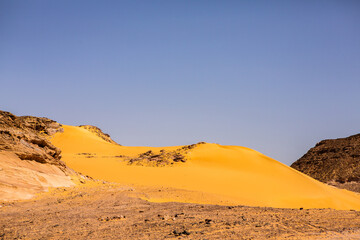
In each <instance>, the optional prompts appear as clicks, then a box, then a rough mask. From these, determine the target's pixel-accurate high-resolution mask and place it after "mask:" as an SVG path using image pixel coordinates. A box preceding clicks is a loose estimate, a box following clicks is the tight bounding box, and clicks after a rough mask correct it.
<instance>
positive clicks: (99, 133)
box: [79, 125, 120, 145]
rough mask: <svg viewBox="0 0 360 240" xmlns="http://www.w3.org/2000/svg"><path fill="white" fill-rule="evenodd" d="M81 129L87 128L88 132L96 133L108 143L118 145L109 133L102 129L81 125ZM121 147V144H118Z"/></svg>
mask: <svg viewBox="0 0 360 240" xmlns="http://www.w3.org/2000/svg"><path fill="white" fill-rule="evenodd" d="M79 127H82V128H85V129H86V130H88V131H90V132H92V133H95V134H96V135H97V136H98V137H100V138H102V139H103V140H105V141H106V142H109V143H114V144H118V143H117V142H115V141H114V140H112V139H111V137H110V135H109V134H107V133H104V132H103V131H102V130H101V129H100V128H98V127H95V126H92V125H80V126H79ZM118 145H120V144H118Z"/></svg>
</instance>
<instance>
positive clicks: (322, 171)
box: [291, 134, 360, 192]
mask: <svg viewBox="0 0 360 240" xmlns="http://www.w3.org/2000/svg"><path fill="white" fill-rule="evenodd" d="M291 167H293V168H295V169H296V170H298V171H300V172H303V173H305V174H307V175H309V176H311V177H313V178H315V179H317V180H319V181H321V182H324V183H328V184H331V185H334V186H337V187H341V188H346V189H348V190H352V191H358V192H360V134H357V135H353V136H350V137H346V138H338V139H329V140H323V141H321V142H319V143H317V144H316V145H315V147H313V148H311V149H310V150H309V151H308V152H307V153H306V154H305V155H304V156H302V157H301V158H300V159H299V160H297V161H296V162H294V163H293V164H292V165H291Z"/></svg>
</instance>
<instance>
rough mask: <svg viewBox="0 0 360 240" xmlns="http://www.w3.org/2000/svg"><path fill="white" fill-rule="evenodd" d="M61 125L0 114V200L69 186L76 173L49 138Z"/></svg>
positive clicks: (26, 117)
mask: <svg viewBox="0 0 360 240" xmlns="http://www.w3.org/2000/svg"><path fill="white" fill-rule="evenodd" d="M59 131H62V128H61V124H59V123H57V122H55V121H53V120H50V119H47V118H38V117H31V116H23V117H17V116H15V115H13V114H11V113H9V112H4V111H0V196H1V197H0V199H1V200H13V199H22V198H29V197H31V196H33V195H34V194H35V193H36V192H39V191H43V190H46V189H47V187H58V186H70V185H72V184H73V183H72V181H71V179H70V177H69V176H70V175H71V174H74V173H75V172H74V171H72V170H71V169H69V168H68V167H67V166H66V165H65V163H64V162H62V161H61V151H60V149H58V148H56V147H55V146H54V145H52V144H51V142H50V141H49V138H50V137H51V136H52V135H53V134H55V133H56V132H59Z"/></svg>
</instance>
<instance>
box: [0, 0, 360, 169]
mask: <svg viewBox="0 0 360 240" xmlns="http://www.w3.org/2000/svg"><path fill="white" fill-rule="evenodd" d="M0 89H1V93H0V109H1V110H6V111H10V112H12V113H14V114H16V115H35V116H45V117H49V118H51V119H54V120H57V121H59V122H61V123H63V124H69V125H79V124H92V125H97V126H99V127H100V128H102V129H103V130H104V131H105V132H107V133H109V134H110V135H111V136H112V137H113V138H114V139H115V140H116V141H117V142H119V143H120V144H123V145H130V146H131V145H152V146H162V145H184V144H191V143H195V142H198V141H206V142H214V143H220V144H224V145H241V146H246V147H250V148H254V149H256V150H258V151H260V152H262V153H264V154H266V155H268V156H270V157H273V158H275V159H277V160H279V161H281V162H283V163H285V164H290V163H292V162H293V161H295V160H297V159H298V158H299V157H301V156H302V155H303V154H304V153H305V152H306V151H307V150H308V149H309V148H310V147H312V146H313V145H314V144H315V143H316V142H318V141H319V140H321V139H324V138H337V137H345V136H348V135H352V134H356V133H359V126H360V110H359V104H360V1H351V0H349V1H314V0H311V1H180V0H179V1H165V0H164V1H147V0H144V1H133V0H131V1H130V0H129V1H89V0H86V1H85V0H84V1H80V0H78V1H66V0H65V1H45V0H43V1H37V0H33V1H25V0H24V1H16V0H15V1H13V0H2V1H0Z"/></svg>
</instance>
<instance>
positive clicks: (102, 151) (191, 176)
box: [52, 126, 360, 210]
mask: <svg viewBox="0 0 360 240" xmlns="http://www.w3.org/2000/svg"><path fill="white" fill-rule="evenodd" d="M52 142H53V144H54V145H55V146H57V147H59V148H61V149H62V151H63V153H62V155H63V160H64V161H65V162H66V163H67V164H68V165H69V166H70V167H71V168H73V169H74V170H76V171H79V172H81V173H83V174H86V175H89V176H91V177H93V178H96V179H103V180H107V181H113V182H118V183H122V184H130V185H134V186H139V187H148V188H159V189H160V188H171V189H179V191H178V192H177V193H175V194H174V193H172V194H167V193H166V192H165V193H162V194H148V195H147V196H145V197H146V198H147V199H149V200H152V201H181V202H196V203H212V204H233V205H249V206H267V207H281V208H299V207H304V208H335V209H357V210H360V195H359V194H356V193H353V192H349V191H346V190H340V189H336V188H334V187H331V186H328V185H325V184H323V183H320V182H318V181H316V180H314V179H312V178H310V177H308V176H306V175H304V174H302V173H300V172H298V171H296V170H294V169H292V168H290V167H288V166H286V165H284V164H282V163H280V162H278V161H276V160H274V159H271V158H269V157H267V156H265V155H263V154H261V153H259V152H257V151H254V150H252V149H249V148H245V147H239V146H221V145H218V144H202V145H198V146H197V147H196V148H194V149H191V150H190V152H189V153H188V158H189V160H188V161H187V162H186V163H178V164H174V165H170V166H165V167H148V166H135V165H128V164H127V163H126V162H124V160H121V159H119V158H117V157H115V156H117V155H127V156H137V155H138V154H139V153H143V152H146V151H148V150H152V151H153V152H159V151H160V150H161V149H165V150H175V149H177V148H179V147H126V146H119V145H116V144H112V143H108V142H106V141H104V140H103V139H101V138H99V137H98V136H96V135H95V134H93V133H91V132H90V131H88V130H86V129H83V128H79V127H73V126H64V132H63V133H57V134H56V135H55V136H54V137H53V139H52ZM79 153H92V154H94V155H93V156H94V157H91V158H88V157H87V156H86V155H79ZM163 192H164V191H163ZM192 193H194V194H192Z"/></svg>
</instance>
